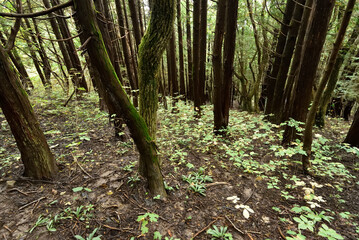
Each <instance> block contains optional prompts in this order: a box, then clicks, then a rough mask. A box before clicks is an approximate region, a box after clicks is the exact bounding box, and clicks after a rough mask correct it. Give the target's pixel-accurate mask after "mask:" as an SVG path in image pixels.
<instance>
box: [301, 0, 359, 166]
mask: <svg viewBox="0 0 359 240" xmlns="http://www.w3.org/2000/svg"><path fill="white" fill-rule="evenodd" d="M355 1H356V0H349V1H348V4H347V8H346V10H345V14H344V17H343V19H342V23H341V26H340V28H339V32H338V35H337V38H336V40H335V43H334V47H333V50H332V52H331V54H330V57H329V61H328V64H327V67H326V69H325V72H324V75H323V77H322V79H321V80H320V83H319V86H318V88H317V91H316V93H315V97H314V100H313V103H312V106H311V108H310V111H309V113H308V116H307V121H306V124H305V131H304V137H303V150H304V151H305V152H306V153H307V154H306V155H303V156H302V163H303V170H304V172H308V169H309V167H310V161H309V159H310V157H311V152H312V141H313V136H312V135H313V123H314V119H315V114H316V112H317V109H318V106H319V101H320V99H321V97H322V94H323V91H324V88H325V86H326V84H327V83H328V80H329V77H330V75H331V74H332V72H333V68H334V65H335V61H336V58H337V56H338V53H339V50H340V47H341V45H342V42H343V39H344V36H345V33H346V30H347V27H348V25H349V21H350V18H351V16H352V12H353V8H354V4H355Z"/></svg>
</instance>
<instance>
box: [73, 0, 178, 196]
mask: <svg viewBox="0 0 359 240" xmlns="http://www.w3.org/2000/svg"><path fill="white" fill-rule="evenodd" d="M155 2H156V3H157V4H156V5H155V6H154V9H153V11H154V12H153V13H157V14H154V15H153V18H152V24H153V25H154V26H157V27H159V26H160V25H158V24H156V21H157V18H161V17H160V16H161V15H162V16H163V15H165V16H166V15H168V16H170V17H169V19H168V20H167V21H166V23H167V24H169V25H170V26H172V24H171V22H173V17H174V14H173V13H172V11H171V10H172V7H174V5H173V4H174V3H173V1H170V3H168V4H161V3H162V2H168V1H160V0H158V1H155ZM158 4H160V5H159V6H158ZM74 5H75V10H76V12H77V14H76V16H77V18H78V21H79V24H80V26H81V27H82V31H83V34H84V35H86V37H90V38H91V40H90V41H89V42H88V44H87V50H88V53H89V55H90V58H91V61H92V63H93V64H94V66H95V67H96V68H97V69H98V71H99V72H100V74H101V80H102V84H103V86H104V88H105V89H106V91H107V94H108V97H109V99H110V101H111V103H112V105H113V106H114V109H115V111H116V113H117V114H118V115H122V116H123V118H124V120H125V122H126V124H127V126H128V127H129V129H130V131H131V135H132V138H133V140H134V142H135V143H136V146H137V148H138V150H139V152H140V166H142V169H141V170H142V171H141V174H143V175H144V176H145V177H146V178H147V180H148V184H149V189H150V191H151V193H152V194H154V195H161V196H163V197H165V196H166V190H165V188H164V183H163V178H162V174H161V170H160V165H159V161H158V154H157V147H156V144H155V142H154V141H153V140H152V138H151V136H150V132H149V129H148V128H147V126H146V123H145V121H144V119H143V118H142V117H141V116H140V115H139V114H138V112H137V111H136V109H135V107H134V106H133V105H132V104H131V102H130V100H129V98H128V96H127V95H126V92H125V91H124V89H123V88H122V85H121V83H120V81H119V79H118V77H117V75H116V73H115V71H114V67H113V66H112V64H111V61H110V59H109V57H108V54H107V52H106V49H105V47H104V43H103V39H102V36H101V32H100V30H99V28H98V26H97V23H96V15H95V8H94V5H93V3H92V1H91V0H86V1H85V0H75V1H74ZM158 11H159V12H158ZM158 13H162V14H161V15H158ZM166 13H168V14H166ZM160 22H161V21H160ZM152 24H151V25H152ZM151 28H152V30H151ZM153 30H155V29H153V27H151V26H150V29H149V33H152V31H153ZM170 30H171V28H169V31H168V35H169V33H170ZM166 33H167V32H166ZM146 41H147V40H146V38H145V40H144V44H142V45H141V46H142V47H141V49H142V48H143V50H141V52H142V54H144V53H146V51H145V50H146V48H147V47H149V46H148V45H147V44H148V42H147V44H146ZM166 43H167V41H163V42H162V45H163V49H164V47H165V45H166ZM156 46H158V45H156ZM163 49H157V50H162V52H163ZM154 53H158V51H155V52H154ZM151 55H152V52H151V53H148V55H147V56H151ZM158 55H160V56H161V55H162V54H158ZM158 58H160V57H158ZM145 63H146V64H151V63H154V62H151V61H147V62H145ZM146 64H144V65H142V66H146ZM150 66H151V65H150ZM155 70H156V69H155ZM152 76H153V78H152V81H151V83H153V82H154V81H155V79H154V75H152ZM143 82H145V81H143ZM145 86H146V85H145ZM147 86H148V85H147ZM149 89H150V90H154V89H157V88H153V87H150V88H149ZM155 100H156V102H157V99H155Z"/></svg>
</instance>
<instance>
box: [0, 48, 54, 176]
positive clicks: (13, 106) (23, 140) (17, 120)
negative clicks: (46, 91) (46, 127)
mask: <svg viewBox="0 0 359 240" xmlns="http://www.w3.org/2000/svg"><path fill="white" fill-rule="evenodd" d="M0 107H1V109H2V111H3V113H4V115H5V117H6V119H7V121H8V123H9V125H10V128H11V131H12V133H13V135H14V137H15V140H16V144H17V146H18V148H19V150H20V153H21V160H22V162H23V163H24V166H25V171H24V175H25V176H27V177H31V178H34V179H52V178H53V177H55V175H56V174H57V171H58V169H57V166H56V163H55V159H54V157H53V155H52V153H51V151H50V148H49V146H48V145H47V142H46V139H45V136H44V134H43V132H42V131H41V129H40V125H39V123H38V121H37V119H36V116H35V113H34V111H33V109H32V107H31V104H30V102H29V99H28V97H27V94H26V92H25V90H24V89H23V88H22V87H21V84H20V82H19V81H18V79H17V76H16V74H15V73H14V71H13V69H12V68H11V65H10V63H9V57H8V56H7V54H6V53H5V51H4V49H3V48H2V47H1V46H0Z"/></svg>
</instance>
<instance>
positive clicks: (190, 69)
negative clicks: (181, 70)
mask: <svg viewBox="0 0 359 240" xmlns="http://www.w3.org/2000/svg"><path fill="white" fill-rule="evenodd" d="M190 16H191V14H190V9H189V0H186V29H187V30H186V36H187V64H188V66H187V76H188V77H187V97H188V99H191V100H194V94H193V91H194V86H193V61H192V60H193V59H192V41H191V39H192V37H191V22H190Z"/></svg>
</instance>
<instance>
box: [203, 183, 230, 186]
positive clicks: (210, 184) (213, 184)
mask: <svg viewBox="0 0 359 240" xmlns="http://www.w3.org/2000/svg"><path fill="white" fill-rule="evenodd" d="M218 185H229V183H227V182H214V183H208V184H206V187H213V186H218Z"/></svg>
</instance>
